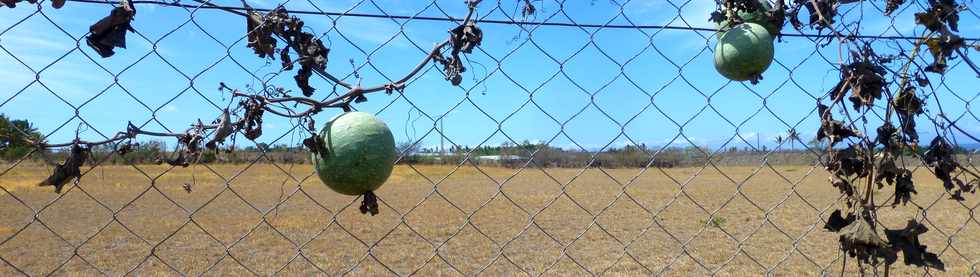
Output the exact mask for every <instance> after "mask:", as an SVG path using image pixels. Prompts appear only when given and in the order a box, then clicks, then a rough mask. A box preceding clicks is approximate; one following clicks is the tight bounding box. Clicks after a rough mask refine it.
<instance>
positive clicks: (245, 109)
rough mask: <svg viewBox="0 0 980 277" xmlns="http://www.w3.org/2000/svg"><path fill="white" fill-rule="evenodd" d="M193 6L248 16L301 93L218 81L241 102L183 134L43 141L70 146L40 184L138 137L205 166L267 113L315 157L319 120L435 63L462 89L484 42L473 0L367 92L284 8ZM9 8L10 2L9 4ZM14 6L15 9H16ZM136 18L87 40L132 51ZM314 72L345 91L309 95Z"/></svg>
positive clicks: (119, 19) (129, 14)
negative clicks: (333, 65) (424, 48)
mask: <svg viewBox="0 0 980 277" xmlns="http://www.w3.org/2000/svg"><path fill="white" fill-rule="evenodd" d="M194 1H195V2H198V3H200V4H201V5H203V6H208V7H215V8H219V9H222V10H224V11H227V12H229V13H233V14H236V15H240V16H243V17H244V19H245V22H244V23H245V24H244V26H246V27H247V29H246V31H247V33H246V37H247V39H248V43H247V46H248V47H249V48H252V49H253V50H254V52H255V54H256V55H257V56H258V57H259V58H263V59H273V60H274V59H275V58H276V56H277V54H278V57H279V59H280V61H281V62H282V67H281V69H282V70H284V71H290V70H293V69H294V65H295V64H298V65H299V69H297V70H296V75H295V76H294V77H293V79H294V80H295V81H296V86H297V87H298V88H299V89H300V91H301V92H302V94H303V96H294V95H292V94H291V93H292V91H291V90H288V89H285V88H283V87H278V86H264V87H262V88H260V89H253V91H242V90H239V89H235V88H232V87H230V86H228V85H226V84H225V83H220V84H219V86H218V91H221V92H228V93H230V94H231V99H230V100H229V102H231V103H235V101H237V104H235V105H234V106H232V105H229V107H228V108H225V109H224V110H223V111H222V112H221V114H220V115H218V116H217V117H216V118H215V119H214V120H212V121H210V122H209V123H204V122H202V121H201V120H200V119H199V120H198V122H196V123H192V124H190V127H189V128H187V129H186V130H185V131H184V132H182V133H167V132H153V131H147V130H143V129H142V128H140V127H139V126H136V125H134V124H133V123H131V122H130V123H129V124H128V126H127V127H126V130H125V131H122V132H118V133H116V134H115V136H113V137H111V138H108V139H105V140H98V141H88V140H82V139H81V138H79V137H78V134H76V138H75V139H74V140H73V141H71V142H64V143H51V142H46V141H44V140H43V139H41V140H36V141H34V140H31V141H28V142H29V143H30V144H32V145H34V146H35V148H36V149H35V150H34V152H37V153H40V154H41V155H43V154H44V151H45V150H47V149H54V148H63V147H69V148H70V151H68V154H67V157H66V158H65V161H64V162H61V163H59V164H57V165H56V167H55V169H54V171H53V173H52V175H51V176H50V177H48V178H47V179H45V180H44V181H42V182H41V183H40V184H39V185H40V186H53V187H54V190H55V192H57V193H60V192H61V190H62V188H63V187H64V186H65V185H67V184H68V183H70V182H71V181H72V180H75V181H76V182H77V180H78V178H80V177H81V172H82V171H81V170H80V167H81V166H83V165H84V163H85V161H87V160H88V159H89V157H90V152H91V149H92V147H95V146H101V145H111V146H112V147H113V149H114V151H113V152H114V153H116V154H118V155H121V156H123V155H125V154H126V153H127V152H129V150H130V149H132V148H133V147H135V146H136V145H137V144H138V143H137V142H136V141H135V140H136V138H137V137H139V136H150V137H170V138H174V139H176V140H177V146H176V149H175V150H174V151H173V152H171V153H170V154H169V156H161V157H159V158H158V160H157V161H158V163H167V164H169V165H171V166H181V167H187V166H189V165H191V164H192V163H197V162H199V161H200V158H201V156H202V154H203V153H204V151H216V152H217V151H218V146H219V145H221V144H224V143H225V142H226V140H229V139H230V140H232V141H234V140H235V137H236V136H237V135H238V134H242V135H243V136H244V137H245V138H247V139H249V140H255V139H258V138H259V137H260V136H262V118H263V116H264V115H265V114H266V112H268V113H271V114H273V115H276V116H282V117H287V118H296V119H300V120H301V122H303V123H305V124H303V128H304V129H305V131H306V132H308V133H309V137H308V138H306V139H304V140H303V145H304V146H305V147H307V148H308V149H309V151H310V152H312V153H320V152H322V151H323V150H324V147H325V146H324V142H323V141H322V139H321V138H320V136H318V135H317V133H316V125H315V121H314V119H313V116H314V115H316V114H318V113H320V112H322V111H324V110H326V109H330V108H336V109H342V110H343V111H344V112H349V111H351V104H352V103H361V102H365V101H367V94H370V93H374V92H380V91H383V92H385V93H387V94H391V93H393V92H394V91H396V90H397V91H400V92H401V91H403V90H404V89H405V87H406V85H407V83H408V82H409V81H410V80H412V78H414V77H415V75H417V74H418V73H419V72H420V71H421V70H422V69H424V68H425V67H426V66H427V65H429V63H430V62H432V61H435V62H437V63H439V65H441V66H442V68H443V73H444V74H445V76H446V80H448V81H449V82H451V83H452V84H453V85H457V86H458V85H460V83H461V82H462V80H463V78H462V74H463V72H465V71H466V67H464V66H463V61H462V58H461V55H462V54H468V53H471V52H472V51H473V49H474V48H475V47H477V46H479V45H480V43H481V42H482V40H483V33H482V31H481V30H480V28H479V27H477V25H476V23H475V22H474V20H472V19H471V17H472V16H473V13H474V12H475V11H476V7H477V5H478V4H479V3H480V2H481V0H468V1H466V2H465V4H466V5H467V8H468V12H467V14H466V17H464V19H463V20H462V21H461V22H460V23H459V25H458V26H457V27H456V28H453V29H451V30H449V37H448V38H447V39H446V40H445V41H443V42H441V43H438V44H436V45H435V46H434V47H433V48H432V50H431V51H430V52H429V53H428V55H426V56H425V57H424V58H423V59H422V61H421V62H419V63H418V64H417V65H416V66H415V67H414V68H413V69H412V70H411V71H409V72H408V73H407V74H405V76H404V77H402V78H401V79H398V80H397V81H394V82H389V83H384V84H380V85H376V86H368V87H363V86H361V85H360V84H350V83H347V82H344V81H343V80H341V79H339V78H337V77H335V76H333V75H331V74H330V73H329V72H327V61H328V58H327V56H328V54H329V53H330V49H329V48H327V47H325V46H324V45H323V43H322V42H321V41H320V39H319V38H318V37H317V36H316V35H314V34H313V33H311V32H308V31H307V30H308V29H309V28H304V27H306V26H305V24H304V22H303V20H301V19H299V18H297V17H295V16H291V15H290V14H289V12H288V11H287V10H286V9H285V8H284V7H283V6H282V5H280V6H278V7H276V8H274V9H272V10H270V11H268V12H266V13H264V14H263V13H262V12H259V11H256V10H255V9H253V8H251V7H250V6H249V5H248V4H246V3H245V1H242V6H243V7H244V9H245V10H246V12H241V11H238V10H234V9H229V8H225V7H220V6H217V5H215V4H212V3H210V2H207V1H204V0H194ZM4 3H5V4H7V1H5V2H4ZM32 3H34V2H32ZM8 6H10V7H13V4H9V5H8ZM135 15H136V10H135V7H134V6H133V5H132V3H131V2H130V0H123V1H121V2H120V4H119V6H118V7H115V8H113V9H112V11H111V12H110V14H109V15H108V16H106V17H105V18H103V19H101V20H99V21H98V22H96V23H95V24H93V25H92V26H91V27H90V30H89V31H90V32H89V35H88V36H87V37H86V42H87V44H88V45H89V46H90V47H92V48H93V49H94V50H95V51H96V52H97V53H98V54H99V55H100V56H102V57H103V58H108V57H111V56H112V55H113V54H114V53H115V52H114V48H117V47H119V48H125V47H126V37H125V36H126V33H127V32H129V31H133V27H132V25H131V22H132V21H133V19H134V17H135ZM279 42H283V43H284V46H282V47H280V46H279V44H278V43H279ZM293 56H295V59H294V58H293ZM314 74H316V75H317V76H319V77H322V78H324V79H326V80H328V81H330V82H333V83H335V84H337V85H339V86H341V87H344V88H346V89H347V92H346V93H344V94H342V95H340V96H337V97H333V98H329V99H326V100H316V99H314V98H310V97H311V96H313V94H314V92H315V91H316V88H314V87H312V86H310V84H309V80H310V78H311V77H312V76H313V75H314ZM285 104H293V107H297V106H304V107H307V109H306V110H304V111H295V110H293V108H290V107H287V106H286V105H285ZM232 144H233V143H232ZM229 149H231V148H229ZM229 151H231V150H229ZM28 155H29V154H28ZM164 155H166V154H164ZM106 158H108V157H106ZM377 206H378V205H377V197H376V196H375V195H374V194H373V193H372V192H368V193H366V194H365V195H364V197H363V198H362V203H361V212H362V213H366V212H368V211H369V210H370V211H371V212H372V214H376V213H377ZM367 207H373V208H371V209H369V208H367Z"/></svg>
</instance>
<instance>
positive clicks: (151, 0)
mask: <svg viewBox="0 0 980 277" xmlns="http://www.w3.org/2000/svg"><path fill="white" fill-rule="evenodd" d="M67 1H69V2H78V3H90V4H104V5H118V4H119V3H120V2H119V1H106V0H67ZM130 2H131V3H133V4H153V5H160V6H171V7H183V8H191V9H202V10H228V11H247V10H248V9H245V8H243V7H234V6H222V5H218V4H208V5H203V4H184V3H180V2H164V1H157V0H133V1H130ZM251 10H253V11H260V12H268V11H271V10H272V9H265V8H251ZM287 11H288V12H289V13H290V14H306V15H329V16H349V17H364V18H384V19H406V20H422V21H443V22H457V21H460V20H462V18H453V17H451V16H447V17H432V16H408V15H388V14H369V13H350V12H326V11H307V10H287ZM476 22H477V23H489V24H503V25H534V26H553V27H581V28H606V29H656V30H683V31H695V32H717V31H718V30H717V29H713V28H699V27H689V26H673V25H625V24H579V23H563V22H535V21H515V20H497V19H478V20H476ZM781 35H782V36H783V37H804V38H833V37H835V36H834V35H833V34H803V33H800V34H791V33H784V34H781ZM847 37H848V38H854V39H888V40H918V39H924V38H922V37H910V36H872V35H850V36H847ZM963 40H964V41H970V42H975V41H980V38H963Z"/></svg>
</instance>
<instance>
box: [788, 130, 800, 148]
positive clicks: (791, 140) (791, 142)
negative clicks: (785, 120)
mask: <svg viewBox="0 0 980 277" xmlns="http://www.w3.org/2000/svg"><path fill="white" fill-rule="evenodd" d="M786 139H787V140H789V145H790V146H789V148H790V150H796V141H797V140H799V139H800V133H797V132H796V129H789V133H788V134H787V135H786Z"/></svg>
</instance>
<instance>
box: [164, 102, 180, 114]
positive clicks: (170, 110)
mask: <svg viewBox="0 0 980 277" xmlns="http://www.w3.org/2000/svg"><path fill="white" fill-rule="evenodd" d="M179 110H180V109H178V108H177V106H175V105H174V104H167V105H166V106H164V107H163V111H164V112H168V113H174V112H177V111H179Z"/></svg>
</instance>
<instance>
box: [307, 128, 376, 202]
mask: <svg viewBox="0 0 980 277" xmlns="http://www.w3.org/2000/svg"><path fill="white" fill-rule="evenodd" d="M320 138H321V139H322V141H323V150H321V151H320V152H321V153H313V155H312V159H313V165H314V167H315V168H316V173H317V175H319V176H320V181H322V182H323V183H324V184H326V185H327V187H330V189H332V190H334V191H336V192H338V193H342V194H346V195H361V194H365V193H367V192H370V191H374V190H376V189H378V188H379V187H381V185H382V184H384V182H385V181H386V180H388V176H390V175H391V170H392V169H393V168H394V163H395V138H394V136H392V135H391V130H389V129H388V126H387V125H385V123H384V122H383V121H381V119H378V118H377V117H375V116H374V115H372V114H369V113H363V112H347V113H342V114H340V115H338V116H336V117H334V118H333V119H331V120H330V122H327V124H326V125H325V126H324V127H323V130H321V131H320Z"/></svg>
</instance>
